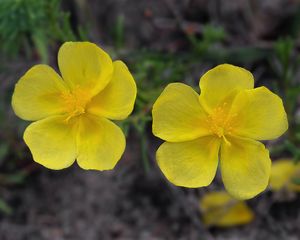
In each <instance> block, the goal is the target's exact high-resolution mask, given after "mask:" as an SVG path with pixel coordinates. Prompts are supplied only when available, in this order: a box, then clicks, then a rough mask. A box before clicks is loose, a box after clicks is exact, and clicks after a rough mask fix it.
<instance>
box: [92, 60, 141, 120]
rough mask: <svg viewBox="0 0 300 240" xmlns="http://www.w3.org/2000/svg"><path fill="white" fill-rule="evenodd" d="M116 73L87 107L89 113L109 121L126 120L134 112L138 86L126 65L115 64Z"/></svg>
mask: <svg viewBox="0 0 300 240" xmlns="http://www.w3.org/2000/svg"><path fill="white" fill-rule="evenodd" d="M113 66H114V72H113V76H112V79H111V81H110V82H109V84H108V85H107V86H106V87H105V88H104V89H103V90H102V91H101V92H100V93H99V94H98V95H96V96H95V97H94V98H93V99H92V101H91V102H90V104H89V105H88V106H87V111H88V112H90V113H92V114H95V115H98V116H103V117H106V118H109V119H114V120H122V119H125V118H126V117H127V116H128V115H129V114H130V113H131V112H132V110H133V106H134V101H135V98H136V91H137V89H136V84H135V81H134V79H133V77H132V75H131V74H130V72H129V71H128V68H127V67H126V65H125V64H124V63H123V62H121V61H115V62H114V63H113Z"/></svg>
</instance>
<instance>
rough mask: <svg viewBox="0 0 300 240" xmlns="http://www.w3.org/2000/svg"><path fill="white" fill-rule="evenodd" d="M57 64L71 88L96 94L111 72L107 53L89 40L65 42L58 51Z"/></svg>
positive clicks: (111, 66) (111, 67) (110, 61)
mask: <svg viewBox="0 0 300 240" xmlns="http://www.w3.org/2000/svg"><path fill="white" fill-rule="evenodd" d="M58 66H59V69H60V71H61V74H62V77H63V79H64V80H65V81H66V82H67V84H68V85H69V86H70V88H71V89H77V88H83V89H87V90H89V91H90V92H91V95H93V96H94V95H96V94H97V93H99V91H100V90H102V89H103V88H105V86H106V85H107V84H108V83H109V81H110V79H111V75H112V72H113V65H112V60H111V58H110V57H109V55H108V54H107V53H106V52H104V51H103V50H102V49H101V48H99V47H98V46H97V45H96V44H93V43H90V42H66V43H64V44H63V45H62V46H61V48H60V49H59V52H58Z"/></svg>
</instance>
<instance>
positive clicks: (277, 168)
mask: <svg viewBox="0 0 300 240" xmlns="http://www.w3.org/2000/svg"><path fill="white" fill-rule="evenodd" d="M296 179H300V164H295V163H294V162H293V160H292V159H280V160H277V161H276V162H274V163H273V164H272V171H271V177H270V188H271V189H272V190H273V191H280V190H282V189H287V190H288V191H291V192H300V185H297V184H295V183H294V182H293V181H294V180H296Z"/></svg>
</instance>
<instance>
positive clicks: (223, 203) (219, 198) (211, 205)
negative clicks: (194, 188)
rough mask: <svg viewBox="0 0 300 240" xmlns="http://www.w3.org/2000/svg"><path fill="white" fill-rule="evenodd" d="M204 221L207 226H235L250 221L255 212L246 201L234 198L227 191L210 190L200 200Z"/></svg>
mask: <svg viewBox="0 0 300 240" xmlns="http://www.w3.org/2000/svg"><path fill="white" fill-rule="evenodd" d="M200 208H201V209H202V212H203V222H204V224H205V225H207V226H218V227H233V226H237V225H243V224H247V223H250V222H251V221H252V220H253V219H254V213H253V212H252V210H251V209H250V208H249V207H248V206H247V204H246V202H244V201H239V200H236V199H234V198H232V197H231V196H230V195H228V194H227V193H226V192H210V193H207V194H205V195H204V197H203V198H202V199H201V200H200Z"/></svg>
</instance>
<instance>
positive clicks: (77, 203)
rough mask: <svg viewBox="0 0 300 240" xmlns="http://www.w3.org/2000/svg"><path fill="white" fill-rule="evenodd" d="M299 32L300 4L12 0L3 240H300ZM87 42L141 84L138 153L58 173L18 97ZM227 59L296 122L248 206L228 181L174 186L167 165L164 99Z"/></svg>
mask: <svg viewBox="0 0 300 240" xmlns="http://www.w3.org/2000/svg"><path fill="white" fill-rule="evenodd" d="M299 33H300V1H298V0H264V1H261V0H231V1H222V0H181V1H175V0H151V1H147V0H73V1H72V0H64V1H62V0H1V1H0V91H1V94H0V239H1V240H44V239H45V240H65V239H70V240H82V239H85V240H98V239H99V240H102V239H104V240H110V239H120V240H135V239H143V240H165V239H167V240H168V239H170V240H173V239H182V240H185V239H187V240H189V239H191V240H194V239H195V240H201V239H203V240H206V239H208V240H212V239H220V240H221V239H255V240H259V239H271V240H272V239H275V240H276V239H280V240H282V239H284V240H285V239H295V240H297V239H300V195H299V194H298V192H299V191H300V185H299V184H300V164H299V165H297V162H298V161H299V160H300V107H299V106H300V71H299V70H300V66H299V63H300V57H299V50H300V35H299ZM84 40H87V41H92V42H95V43H96V44H98V45H99V46H101V47H102V48H104V49H105V50H106V51H107V52H109V53H110V55H111V56H112V57H113V59H114V60H116V59H122V60H124V61H125V62H126V63H127V64H128V66H129V69H130V71H131V72H132V74H133V76H134V78H135V80H136V82H137V86H138V96H137V101H136V106H135V110H134V112H133V114H132V115H131V117H129V118H128V119H127V120H126V121H124V122H122V123H120V124H121V127H122V128H123V129H124V131H125V132H126V135H127V149H126V152H125V154H124V156H123V158H122V159H121V161H120V162H119V163H118V165H117V167H116V168H115V169H114V170H113V171H106V172H96V171H83V170H81V169H80V168H79V167H78V166H77V165H76V164H74V165H73V166H72V167H71V168H68V169H66V170H62V171H51V170H48V169H46V168H43V167H42V166H40V165H38V164H36V163H35V162H34V161H33V160H32V157H31V154H30V152H29V150H28V149H27V147H26V146H25V144H24V142H23V140H22V134H23V131H24V129H25V127H26V126H27V125H28V124H29V123H28V122H25V121H22V120H20V119H18V118H17V117H16V116H15V115H14V114H13V112H12V109H11V105H10V101H11V95H12V92H13V88H14V84H15V83H16V82H17V81H18V79H19V78H20V77H21V76H22V75H23V74H24V73H25V72H26V71H27V70H28V69H29V68H30V67H31V66H33V65H35V64H38V63H47V64H49V65H51V66H52V67H54V68H55V69H57V60H56V57H57V51H58V49H59V47H60V45H61V44H62V43H63V42H65V41H84ZM224 62H227V63H231V64H236V65H239V66H242V67H245V68H247V69H248V70H250V71H251V72H252V73H253V74H254V75H255V79H256V83H255V84H256V86H261V85H265V86H267V87H269V88H270V89H271V90H272V91H274V92H275V93H277V94H278V95H280V96H281V97H282V98H283V100H284V104H285V108H286V111H287V114H288V118H289V125H290V128H289V131H288V132H287V133H286V134H285V135H284V136H283V137H282V138H281V139H278V140H276V141H272V142H266V145H267V147H268V149H269V150H270V152H271V158H272V160H273V163H274V164H273V169H272V176H271V181H270V187H269V188H268V189H267V190H266V191H265V192H264V193H262V194H260V195H259V196H257V197H256V198H254V199H252V200H250V201H247V202H241V201H237V200H234V199H232V198H231V197H230V196H228V195H227V194H226V193H225V192H223V191H222V190H223V185H222V181H221V178H220V176H217V177H216V179H215V180H214V182H213V184H212V185H211V186H209V187H208V188H201V189H184V188H179V187H174V186H173V185H171V184H170V183H168V182H167V181H166V179H165V178H164V177H163V175H162V174H161V172H160V170H159V169H158V167H157V164H156V161H155V151H156V149H157V147H158V146H159V144H160V143H161V142H160V140H158V139H156V138H155V137H153V136H152V134H151V106H152V104H153V102H154V101H155V100H156V98H157V97H158V96H159V94H160V93H161V91H162V90H163V88H164V87H165V86H166V85H167V84H168V83H170V82H178V81H179V82H184V83H187V84H189V85H192V86H194V87H195V89H197V91H199V89H198V81H199V78H200V76H201V75H202V74H203V73H205V72H206V71H207V70H208V69H210V68H212V67H214V66H216V65H217V64H220V63H224Z"/></svg>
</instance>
